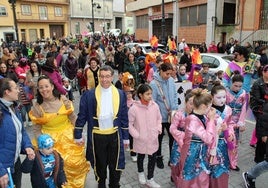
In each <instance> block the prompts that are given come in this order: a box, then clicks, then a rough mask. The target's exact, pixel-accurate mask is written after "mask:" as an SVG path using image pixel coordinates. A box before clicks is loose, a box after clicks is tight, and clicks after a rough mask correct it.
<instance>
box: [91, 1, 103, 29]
mask: <svg viewBox="0 0 268 188" xmlns="http://www.w3.org/2000/svg"><path fill="white" fill-rule="evenodd" d="M94 7H96V8H97V9H100V8H101V6H100V4H99V3H94V2H93V0H91V11H92V25H91V27H92V32H93V33H94V32H95V23H94Z"/></svg>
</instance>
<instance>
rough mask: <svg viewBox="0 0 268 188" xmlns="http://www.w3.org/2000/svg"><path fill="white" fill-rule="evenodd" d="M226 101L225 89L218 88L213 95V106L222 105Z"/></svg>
mask: <svg viewBox="0 0 268 188" xmlns="http://www.w3.org/2000/svg"><path fill="white" fill-rule="evenodd" d="M225 103H226V91H225V90H219V91H218V92H217V94H215V95H214V96H213V104H214V105H215V106H223V105H225Z"/></svg>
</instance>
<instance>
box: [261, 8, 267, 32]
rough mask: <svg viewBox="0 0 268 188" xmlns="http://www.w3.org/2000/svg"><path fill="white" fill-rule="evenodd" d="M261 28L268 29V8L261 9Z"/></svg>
mask: <svg viewBox="0 0 268 188" xmlns="http://www.w3.org/2000/svg"><path fill="white" fill-rule="evenodd" d="M260 29H268V10H263V11H261V24H260Z"/></svg>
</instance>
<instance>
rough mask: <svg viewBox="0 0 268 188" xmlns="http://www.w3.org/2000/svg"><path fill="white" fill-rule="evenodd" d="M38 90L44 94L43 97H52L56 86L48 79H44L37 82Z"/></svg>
mask: <svg viewBox="0 0 268 188" xmlns="http://www.w3.org/2000/svg"><path fill="white" fill-rule="evenodd" d="M37 86H38V90H39V92H40V94H41V95H42V97H43V99H52V98H53V97H54V96H53V93H52V91H53V89H54V86H53V85H52V84H51V83H50V82H49V80H48V79H42V80H40V81H39V82H38V84H37Z"/></svg>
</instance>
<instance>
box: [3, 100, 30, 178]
mask: <svg viewBox="0 0 268 188" xmlns="http://www.w3.org/2000/svg"><path fill="white" fill-rule="evenodd" d="M0 111H1V113H2V114H1V115H0V116H2V117H1V118H0V119H1V120H0V177H1V176H3V175H5V174H6V173H7V168H8V167H10V169H11V172H12V173H13V172H14V163H15V161H14V160H15V153H16V140H17V133H16V128H15V125H14V123H13V120H12V117H11V114H10V112H9V110H8V108H7V107H6V106H5V105H4V104H3V103H2V102H1V101H0ZM15 114H16V115H17V117H18V118H19V119H20V120H21V123H22V119H21V114H20V111H19V109H18V108H17V107H15ZM21 134H22V141H21V153H23V154H25V153H26V152H25V148H28V147H32V143H31V140H30V138H29V136H28V134H27V132H26V130H25V129H24V126H23V123H22V129H21Z"/></svg>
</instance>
